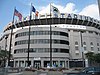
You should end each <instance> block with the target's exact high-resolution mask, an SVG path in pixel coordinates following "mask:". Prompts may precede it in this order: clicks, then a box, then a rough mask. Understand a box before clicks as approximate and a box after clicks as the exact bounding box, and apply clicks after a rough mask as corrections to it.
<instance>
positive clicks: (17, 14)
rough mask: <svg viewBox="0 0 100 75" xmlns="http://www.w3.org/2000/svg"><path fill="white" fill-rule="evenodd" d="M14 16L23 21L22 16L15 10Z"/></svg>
mask: <svg viewBox="0 0 100 75" xmlns="http://www.w3.org/2000/svg"><path fill="white" fill-rule="evenodd" d="M14 15H15V16H17V17H18V18H19V20H20V21H21V20H22V14H21V13H19V12H18V11H17V10H16V9H15V12H14Z"/></svg>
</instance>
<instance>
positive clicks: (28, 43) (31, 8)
mask: <svg viewBox="0 0 100 75" xmlns="http://www.w3.org/2000/svg"><path fill="white" fill-rule="evenodd" d="M31 13H32V3H31V10H30V21H31ZM30 30H31V27H30V22H29V37H28V54H27V64H28V65H27V66H30V62H29V52H30Z"/></svg>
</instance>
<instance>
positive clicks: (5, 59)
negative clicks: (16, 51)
mask: <svg viewBox="0 0 100 75" xmlns="http://www.w3.org/2000/svg"><path fill="white" fill-rule="evenodd" d="M7 38H8V36H7V35H6V36H5V55H4V67H6V57H7V55H6V52H7V49H6V48H7Z"/></svg>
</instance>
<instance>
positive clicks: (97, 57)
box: [94, 53, 100, 66]
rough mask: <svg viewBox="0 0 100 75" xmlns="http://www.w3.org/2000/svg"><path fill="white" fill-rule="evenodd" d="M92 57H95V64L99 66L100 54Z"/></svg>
mask: <svg viewBox="0 0 100 75" xmlns="http://www.w3.org/2000/svg"><path fill="white" fill-rule="evenodd" d="M94 57H95V62H96V63H97V64H98V65H99V66H100V53H97V54H95V55H94Z"/></svg>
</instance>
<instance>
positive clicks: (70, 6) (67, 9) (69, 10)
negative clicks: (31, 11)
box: [40, 3, 77, 13]
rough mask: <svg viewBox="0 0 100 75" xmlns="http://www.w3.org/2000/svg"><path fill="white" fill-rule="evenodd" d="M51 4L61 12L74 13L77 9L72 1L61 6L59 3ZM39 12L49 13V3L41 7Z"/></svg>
mask: <svg viewBox="0 0 100 75" xmlns="http://www.w3.org/2000/svg"><path fill="white" fill-rule="evenodd" d="M52 5H53V6H55V7H57V8H58V9H59V11H60V12H61V13H75V12H77V10H76V9H75V4H74V3H68V4H66V6H65V7H64V6H61V5H56V4H54V3H53V4H52ZM40 9H41V11H40V13H50V5H48V6H46V7H41V8H40Z"/></svg>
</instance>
